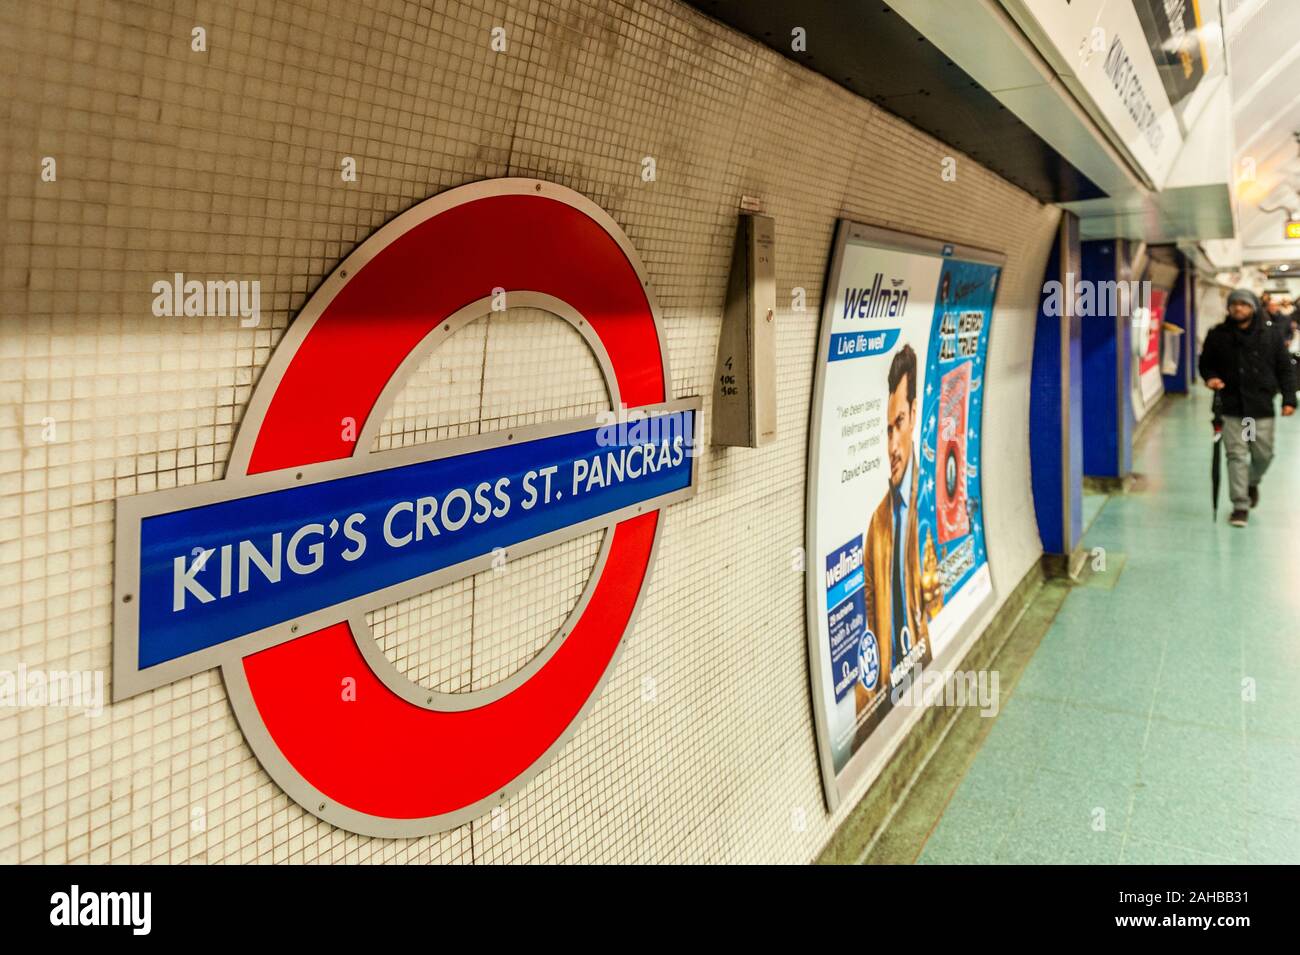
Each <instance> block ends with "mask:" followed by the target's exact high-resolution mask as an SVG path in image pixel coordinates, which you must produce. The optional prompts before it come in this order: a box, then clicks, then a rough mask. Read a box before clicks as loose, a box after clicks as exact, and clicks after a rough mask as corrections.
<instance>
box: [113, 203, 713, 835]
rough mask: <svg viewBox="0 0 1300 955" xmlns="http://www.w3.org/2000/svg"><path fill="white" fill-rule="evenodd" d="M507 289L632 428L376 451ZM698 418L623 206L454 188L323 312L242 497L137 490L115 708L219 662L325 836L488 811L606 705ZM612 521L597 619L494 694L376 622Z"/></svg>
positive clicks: (242, 431)
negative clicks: (443, 685)
mask: <svg viewBox="0 0 1300 955" xmlns="http://www.w3.org/2000/svg"><path fill="white" fill-rule="evenodd" d="M503 297H504V300H505V301H506V302H508V304H509V305H510V306H512V307H513V306H531V307H534V308H541V309H545V310H546V311H549V312H552V313H554V314H555V315H558V316H560V317H561V318H562V319H564V320H566V321H568V322H569V323H570V324H571V325H572V326H573V327H574V328H575V329H576V330H577V331H578V332H579V333H580V334H581V335H582V336H583V338H584V339H585V340H586V342H587V344H588V346H589V347H590V348H591V350H592V352H593V354H594V355H595V357H596V360H597V362H598V364H599V366H600V368H601V370H602V372H603V374H604V377H605V382H606V387H607V389H608V392H609V398H610V404H611V407H612V408H614V409H620V411H619V413H618V414H607V415H593V416H591V417H590V418H585V419H579V420H572V421H566V422H562V423H552V424H544V425H534V426H527V427H518V428H514V429H510V430H506V431H504V432H496V433H492V434H485V435H480V436H475V437H472V438H459V439H454V440H448V441H442V442H438V443H435V444H426V445H421V446H417V447H408V448H401V449H398V450H391V451H372V450H371V448H372V447H373V445H374V437H375V434H376V433H377V432H378V429H379V427H380V424H381V423H382V421H383V418H384V415H385V411H386V409H387V408H388V407H389V405H390V404H391V402H392V401H393V399H394V397H395V396H396V395H397V394H398V392H399V391H400V390H401V388H402V385H403V382H404V381H405V380H406V378H407V377H408V375H409V374H410V373H411V372H412V371H413V370H414V369H415V368H416V367H417V366H418V365H419V364H420V362H421V361H422V360H423V359H425V358H426V357H427V356H428V355H429V354H430V353H431V352H432V351H433V350H434V349H436V348H438V347H439V346H440V345H441V344H442V343H443V342H445V341H446V340H447V339H448V338H450V337H451V336H452V335H454V334H455V332H456V330H457V329H458V328H461V327H463V326H464V325H466V324H468V323H469V322H471V321H473V320H474V319H476V318H479V317H481V316H483V315H485V314H487V313H488V312H490V311H491V310H492V309H493V307H494V305H496V306H497V307H498V308H499V307H500V303H501V301H502V299H503ZM621 409H630V410H628V411H627V412H626V413H623V411H622V410H621ZM698 416H699V402H698V400H697V399H685V400H677V401H674V400H672V379H671V377H670V374H669V369H668V355H667V350H666V348H665V344H664V335H663V328H662V325H661V323H660V321H659V316H658V311H657V308H656V305H655V302H654V298H653V295H652V293H651V291H650V289H649V287H648V283H647V281H646V278H645V273H644V270H643V269H642V268H641V265H640V262H639V260H638V258H637V256H636V253H635V252H634V251H633V249H632V247H631V244H630V243H629V242H628V240H627V238H626V236H624V235H623V233H622V231H621V230H620V229H619V228H618V226H617V225H616V224H615V223H614V222H613V220H612V219H610V217H609V216H608V215H606V214H605V213H604V212H603V211H602V210H600V209H599V208H598V207H597V206H595V205H594V204H593V203H591V202H590V201H588V200H587V199H585V198H583V197H582V196H580V195H578V194H577V193H574V192H572V191H570V190H568V189H564V188H562V187H559V186H556V185H554V184H551V183H544V182H539V181H536V180H529V179H501V180H492V181H487V182H481V183H476V184H474V185H471V186H464V187H461V188H459V189H453V190H451V191H449V192H446V193H443V194H442V195H439V196H436V197H434V198H432V199H429V200H427V201H425V202H423V203H421V204H419V205H418V206H415V207H414V208H412V209H411V210H409V211H407V212H406V213H404V214H403V215H401V216H399V217H398V218H396V219H395V220H393V221H392V222H391V223H389V224H388V225H386V226H384V227H383V228H382V229H380V230H379V231H378V232H377V233H376V234H375V235H374V236H372V237H371V238H370V239H368V240H367V241H366V242H365V243H363V244H362V245H361V246H360V247H359V248H358V249H357V250H356V251H355V252H354V253H353V254H352V255H350V256H348V258H347V259H346V260H345V261H344V262H343V263H342V264H341V265H340V266H339V267H338V268H337V269H336V270H335V271H334V273H333V274H331V275H330V276H329V277H328V278H327V279H326V280H325V281H324V283H323V284H322V285H321V287H320V288H319V289H317V291H316V293H315V294H314V295H313V296H312V297H311V299H310V301H309V302H308V303H307V305H306V307H305V308H304V309H303V311H302V313H301V314H300V315H299V316H298V318H297V319H296V320H295V321H294V322H293V324H292V325H291V326H290V328H289V329H288V331H287V332H286V333H285V336H284V339H283V341H282V342H281V344H280V345H279V347H278V348H277V349H276V351H275V353H274V355H273V356H272V358H271V361H270V363H269V365H268V366H267V368H266V370H265V372H264V373H263V375H262V378H261V380H260V381H259V382H258V384H257V387H256V389H255V391H254V393H253V395H252V398H251V401H250V403H249V407H248V411H247V413H246V415H245V417H244V420H243V422H242V423H241V425H240V428H239V432H238V435H237V437H236V440H235V442H234V447H233V449H232V452H231V457H230V462H229V465H228V467H227V473H226V476H225V478H224V479H223V480H221V481H214V482H211V483H209V484H203V485H198V486H193V487H186V488H180V489H175V490H168V491H160V492H157V493H152V494H143V495H139V496H136V497H130V498H124V499H121V500H119V501H118V505H117V543H116V575H115V576H116V579H115V585H114V591H115V612H114V664H113V697H114V700H121V699H125V698H127V697H130V696H134V695H136V694H138V693H142V692H145V691H147V690H150V689H153V688H156V687H159V686H162V685H165V684H168V683H171V682H174V681H175V680H178V679H181V678H183V677H186V676H189V675H192V674H194V673H198V672H200V671H202V670H206V669H209V668H211V667H217V666H219V667H221V670H222V673H223V676H224V679H225V683H226V687H227V689H228V692H229V695H230V699H231V703H232V705H233V707H234V710H235V713H236V715H237V717H238V719H239V723H240V726H241V728H242V729H243V731H244V734H245V736H246V737H247V739H248V741H249V744H250V746H251V747H252V749H253V751H254V753H255V754H256V756H257V758H258V760H259V761H260V762H261V764H262V765H263V767H265V769H266V770H267V772H268V773H270V775H271V776H272V777H273V778H274V779H275V780H276V782H277V783H278V784H279V785H280V786H281V787H282V788H283V789H284V790H285V792H287V793H288V794H289V795H290V796H291V797H293V798H294V799H295V800H296V801H298V802H299V803H300V804H301V805H303V806H304V807H306V808H307V809H308V810H309V811H311V812H313V813H315V814H316V815H317V816H320V817H321V818H322V819H325V820H327V821H329V822H331V823H334V824H335V825H338V826H341V827H343V828H345V829H349V830H351V831H354V832H359V833H364V834H369V835H377V836H412V835H420V834H423V833H429V832H436V831H439V830H442V829H447V828H450V827H452V826H456V825H460V824H462V823H464V822H466V821H468V820H469V819H472V818H474V817H476V816H479V815H482V814H483V813H485V812H487V811H488V810H490V809H491V808H492V807H493V806H495V805H498V804H499V803H500V802H501V801H502V800H503V799H505V798H506V797H507V796H508V795H509V794H510V793H511V792H513V791H515V790H516V789H518V788H519V787H520V786H522V785H523V784H524V783H525V782H526V781H527V780H528V779H529V778H531V776H533V775H534V774H535V773H537V772H538V771H539V770H540V769H541V768H542V767H543V766H545V765H546V763H547V762H548V761H549V760H550V759H552V758H553V757H554V756H555V755H556V754H557V753H558V752H559V751H560V749H561V748H562V747H563V745H564V742H565V740H566V739H567V737H568V736H569V734H571V733H572V732H573V731H574V730H575V729H576V727H577V725H578V723H579V722H580V721H581V719H582V717H583V715H584V714H585V713H586V711H587V710H588V709H589V708H590V707H591V706H592V705H593V703H594V702H595V699H596V696H597V694H598V691H599V690H600V688H601V686H602V685H603V683H604V681H605V679H606V678H607V677H608V675H609V673H610V672H611V669H612V667H613V665H614V660H615V657H616V655H617V653H618V649H619V646H620V643H621V641H622V639H623V637H624V635H625V634H626V633H627V631H628V629H629V627H630V626H631V623H632V620H633V617H634V615H635V613H636V610H637V606H638V604H639V603H640V600H641V598H642V596H643V594H644V592H645V590H646V586H647V583H648V580H649V577H650V570H651V566H652V564H653V562H654V556H655V551H656V548H657V544H658V540H659V535H660V533H661V531H662V523H663V522H662V518H661V514H660V511H661V509H662V508H663V507H665V506H666V505H668V504H671V503H673V502H675V501H678V500H681V499H684V498H686V497H688V496H690V495H691V494H693V493H694V490H695V486H696V468H695V456H694V453H693V451H694V441H695V433H696V423H697V419H698ZM599 528H605V529H606V532H605V535H604V541H603V544H602V547H601V550H600V553H599V556H598V558H597V561H596V567H595V569H594V571H593V572H592V576H591V579H590V580H589V581H588V584H587V586H586V589H585V590H584V592H583V594H582V596H581V598H580V599H579V601H578V603H577V606H576V607H575V609H574V611H573V613H572V614H571V615H570V617H569V619H568V620H567V621H566V622H565V624H564V625H563V626H562V627H561V628H560V630H559V631H558V632H557V633H556V634H554V636H553V637H552V638H551V640H550V641H549V643H548V644H547V645H546V646H545V647H544V648H543V649H542V651H541V652H539V653H538V654H537V655H536V656H535V657H534V658H533V659H532V660H530V661H529V662H528V663H527V664H526V665H525V666H524V667H523V668H522V669H520V670H519V671H518V672H516V673H515V674H514V675H513V676H511V677H510V678H508V679H506V680H504V681H502V682H501V683H498V684H497V685H495V686H492V687H490V688H487V689H483V690H478V691H474V692H469V693H443V692H436V691H433V690H429V689H427V688H425V687H423V686H421V685H419V684H417V683H415V682H413V681H412V680H410V679H409V678H407V677H406V676H405V675H403V674H402V673H400V672H399V671H398V670H397V668H396V667H395V666H394V665H393V664H392V663H391V662H390V661H389V660H388V658H387V657H386V656H385V655H384V654H383V652H382V651H381V650H380V649H379V647H378V646H377V645H376V643H375V640H374V638H373V636H372V635H371V633H370V629H369V627H368V626H367V623H366V613H367V611H369V610H373V609H376V608H380V607H384V606H387V605H389V604H391V603H393V602H395V601H397V600H401V599H403V598H407V597H411V596H415V595H418V594H420V593H423V592H426V591H429V590H431V589H433V588H435V587H439V586H442V585H444V584H446V583H449V582H452V581H455V580H457V579H460V578H463V577H466V576H468V575H471V574H474V573H477V572H479V571H482V570H485V569H487V568H489V567H492V566H494V561H500V560H501V559H503V558H504V559H505V560H506V561H507V562H508V561H509V560H511V559H514V558H517V557H520V556H523V555H526V554H529V553H533V552H536V551H539V550H542V549H544V548H547V547H552V546H555V545H556V544H559V543H562V542H563V541H565V540H569V539H571V538H573V537H576V536H578V535H580V534H585V533H588V532H590V531H592V530H595V529H599ZM454 636H455V635H454V634H451V635H449V637H454Z"/></svg>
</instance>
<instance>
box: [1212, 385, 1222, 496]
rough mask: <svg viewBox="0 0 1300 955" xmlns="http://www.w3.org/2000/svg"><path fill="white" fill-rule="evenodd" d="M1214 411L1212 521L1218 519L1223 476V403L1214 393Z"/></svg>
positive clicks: (1216, 393)
mask: <svg viewBox="0 0 1300 955" xmlns="http://www.w3.org/2000/svg"><path fill="white" fill-rule="evenodd" d="M1211 409H1212V410H1213V411H1214V418H1213V423H1214V451H1213V457H1212V458H1211V459H1210V502H1211V505H1212V508H1213V510H1212V512H1211V513H1212V514H1213V515H1214V520H1215V521H1218V519H1219V483H1220V481H1221V478H1222V474H1223V413H1222V412H1223V402H1222V401H1221V400H1220V397H1219V392H1217V391H1216V392H1215V393H1214V403H1213V404H1212V405H1211Z"/></svg>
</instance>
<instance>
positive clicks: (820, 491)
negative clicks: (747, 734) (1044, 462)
mask: <svg viewBox="0 0 1300 955" xmlns="http://www.w3.org/2000/svg"><path fill="white" fill-rule="evenodd" d="M999 262H1000V260H998V258H997V257H996V256H993V255H991V254H989V253H982V252H978V251H975V250H962V249H957V248H955V247H953V246H951V245H944V244H942V243H939V242H934V241H930V240H925V239H919V238H916V237H913V236H907V235H902V234H899V233H891V232H885V231H883V230H879V229H873V228H870V227H866V226H861V225H858V224H856V223H850V222H841V223H840V227H839V231H838V233H837V237H836V243H835V250H834V253H833V258H832V265H831V271H830V276H829V281H828V285H827V294H826V297H825V301H824V305H823V315H822V328H821V335H820V345H819V352H818V364H817V386H816V391H815V394H814V399H813V400H814V408H813V415H812V426H811V431H810V439H809V492H808V552H807V561H808V566H807V570H808V574H807V578H808V632H809V649H810V654H811V657H812V660H811V663H812V667H811V669H812V673H813V683H814V686H813V700H814V706H815V709H816V711H817V713H816V715H817V722H818V731H819V735H820V740H819V746H820V748H821V751H822V753H821V755H822V768H823V775H824V777H825V779H826V783H827V792H828V796H829V798H830V801H831V803H832V805H834V803H835V802H836V801H837V799H838V792H839V790H841V789H843V788H844V787H845V786H847V785H851V784H852V783H853V782H854V781H856V780H857V779H859V778H860V777H861V776H862V775H863V774H864V773H868V772H870V771H871V769H872V757H873V755H874V756H881V755H882V754H884V753H885V752H886V750H887V749H888V747H889V746H890V744H891V743H892V742H893V741H894V740H895V739H896V738H897V737H898V736H900V735H901V734H902V733H903V732H905V730H906V726H905V725H904V724H905V714H901V713H899V714H895V715H894V717H893V718H892V719H891V713H894V711H895V710H896V709H898V707H897V706H896V704H897V703H898V701H899V699H900V698H901V697H902V695H903V691H904V690H906V688H907V685H908V680H909V677H911V676H913V675H914V671H916V670H917V668H918V667H921V668H930V667H932V666H935V665H936V664H937V663H940V662H943V660H944V659H946V656H948V655H950V654H948V655H946V654H945V650H949V649H954V650H955V649H956V647H955V645H956V643H957V641H958V639H959V637H960V636H961V635H962V634H961V632H962V628H963V625H964V624H966V623H967V622H968V621H971V620H972V618H973V616H974V615H975V613H976V612H977V611H978V610H979V609H980V608H981V607H982V605H983V604H984V602H985V601H986V599H988V598H990V597H991V596H992V583H991V579H990V575H989V567H988V554H987V550H986V547H985V539H984V523H983V516H982V513H981V508H980V501H981V495H980V447H981V441H980V432H981V422H982V415H981V408H982V404H983V396H984V383H985V375H986V365H985V356H986V355H987V353H988V340H989V325H990V319H991V316H992V313H993V303H994V300H995V298H996V295H997V287H998V279H999V276H1000V274H1001V269H1000V265H999Z"/></svg>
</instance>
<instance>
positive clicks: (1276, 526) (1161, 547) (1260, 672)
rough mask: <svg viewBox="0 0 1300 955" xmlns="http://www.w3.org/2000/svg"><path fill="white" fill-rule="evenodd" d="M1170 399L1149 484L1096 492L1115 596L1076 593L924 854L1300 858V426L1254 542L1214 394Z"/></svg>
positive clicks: (1097, 541) (1097, 537)
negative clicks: (1234, 496)
mask: <svg viewBox="0 0 1300 955" xmlns="http://www.w3.org/2000/svg"><path fill="white" fill-rule="evenodd" d="M1165 404H1166V405H1167V407H1166V409H1165V410H1164V411H1163V413H1162V414H1161V415H1160V417H1159V419H1158V420H1156V421H1154V422H1152V424H1151V426H1150V427H1149V428H1148V429H1147V431H1146V432H1145V434H1144V435H1143V436H1142V441H1141V444H1140V445H1139V446H1138V448H1137V449H1136V450H1135V460H1134V469H1135V470H1136V471H1138V472H1140V473H1142V474H1143V475H1144V476H1145V478H1146V480H1145V481H1144V482H1142V484H1141V485H1140V486H1141V488H1142V489H1141V490H1139V491H1136V492H1130V493H1128V494H1125V495H1119V496H1112V497H1110V498H1105V497H1101V498H1096V497H1094V496H1092V495H1089V496H1088V498H1085V507H1084V509H1085V526H1087V527H1088V530H1087V533H1086V535H1085V539H1084V544H1085V547H1086V548H1087V549H1089V550H1090V551H1091V550H1092V549H1093V548H1097V547H1100V548H1105V550H1106V552H1107V554H1111V553H1114V554H1121V555H1123V564H1122V567H1121V570H1120V573H1119V575H1118V577H1117V578H1116V579H1115V581H1114V585H1113V587H1112V588H1110V589H1107V588H1105V587H1092V586H1085V587H1075V588H1072V589H1071V590H1070V592H1069V594H1068V596H1066V597H1065V600H1064V603H1063V604H1062V605H1061V609H1060V611H1059V613H1058V614H1057V616H1056V618H1055V619H1054V620H1053V621H1052V623H1051V626H1050V627H1049V628H1048V630H1047V632H1046V634H1045V635H1044V636H1043V638H1042V642H1041V644H1040V645H1039V646H1038V649H1037V651H1036V652H1035V653H1034V655H1033V657H1032V659H1030V661H1029V663H1028V666H1027V667H1026V668H1025V670H1024V672H1023V674H1021V676H1020V679H1019V681H1018V682H1017V683H1016V684H1015V686H1014V688H1013V689H1012V691H1011V694H1010V696H1009V698H1006V699H1004V700H1003V705H1002V711H1001V714H1000V715H999V716H998V717H997V719H996V721H995V722H994V724H993V726H992V727H991V728H990V729H989V732H988V734H987V737H986V738H985V740H984V742H983V744H982V745H981V747H980V749H979V752H978V753H977V754H976V756H975V758H974V760H973V762H972V763H971V764H970V768H969V770H968V771H967V773H966V775H965V777H964V779H962V781H961V783H960V784H959V785H958V786H957V787H956V789H955V791H953V792H952V795H951V799H950V800H949V801H948V804H947V807H946V808H945V810H944V811H943V814H942V816H941V817H940V819H939V821H938V823H937V824H936V825H935V826H934V829H933V831H932V832H931V833H930V835H929V838H928V839H927V840H926V841H925V843H924V846H923V847H922V849H921V851H920V855H919V858H918V859H917V861H919V862H923V863H951V862H1096V863H1109V862H1127V863H1193V862H1195V863H1206V862H1269V863H1297V862H1300V420H1297V419H1281V418H1279V419H1278V423H1277V427H1278V438H1277V446H1278V448H1277V458H1276V459H1275V461H1274V464H1273V470H1271V471H1270V472H1269V474H1268V476H1267V477H1266V478H1265V479H1264V482H1263V485H1262V488H1261V490H1262V498H1263V499H1262V503H1261V504H1260V507H1259V508H1258V509H1257V510H1256V511H1254V512H1253V513H1252V515H1251V525H1250V526H1249V527H1248V528H1245V529H1244V530H1239V529H1235V528H1231V527H1229V526H1228V524H1227V520H1226V518H1227V511H1228V510H1229V509H1230V508H1229V505H1228V502H1227V499H1226V492H1227V488H1226V486H1225V488H1224V495H1225V497H1224V500H1223V501H1222V502H1221V505H1220V511H1219V520H1218V523H1217V524H1212V523H1211V521H1210V493H1209V455H1210V449H1209V434H1210V426H1209V401H1208V399H1207V398H1206V397H1205V396H1204V395H1197V396H1196V397H1195V398H1193V399H1190V400H1188V399H1179V398H1173V399H1169V400H1167V401H1166V402H1165ZM1225 485H1226V482H1225ZM1252 690H1253V699H1252V698H1251V697H1252ZM1004 693H1005V687H1004Z"/></svg>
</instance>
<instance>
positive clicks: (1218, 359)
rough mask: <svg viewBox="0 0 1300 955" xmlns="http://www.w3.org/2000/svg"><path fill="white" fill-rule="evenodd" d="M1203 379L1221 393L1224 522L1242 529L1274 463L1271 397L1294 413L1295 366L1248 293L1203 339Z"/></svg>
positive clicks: (1237, 297) (1235, 297)
mask: <svg viewBox="0 0 1300 955" xmlns="http://www.w3.org/2000/svg"><path fill="white" fill-rule="evenodd" d="M1200 371H1201V377H1202V378H1204V379H1205V383H1206V384H1207V385H1208V386H1209V387H1210V388H1212V389H1213V390H1215V391H1217V392H1218V393H1219V402H1220V404H1219V407H1220V410H1221V413H1222V415H1223V444H1224V447H1225V448H1226V450H1227V458H1228V494H1229V496H1230V497H1231V498H1232V516H1231V517H1230V518H1229V519H1228V522H1229V523H1230V524H1232V525H1233V526H1234V527H1245V526H1246V520H1247V517H1248V515H1249V509H1250V508H1252V507H1254V506H1255V505H1256V504H1258V503H1259V482H1260V479H1261V478H1262V477H1263V476H1264V472H1265V471H1266V470H1267V469H1268V465H1269V461H1271V460H1272V458H1273V415H1274V412H1275V405H1274V403H1273V399H1274V396H1276V395H1277V394H1278V393H1279V392H1280V393H1281V395H1282V414H1283V416H1289V415H1291V414H1294V413H1295V409H1296V378H1295V366H1294V365H1293V364H1292V362H1291V356H1290V354H1289V353H1288V352H1287V350H1286V346H1285V345H1284V344H1283V341H1282V338H1281V336H1280V335H1277V334H1275V333H1274V331H1273V329H1272V328H1270V327H1269V326H1267V325H1266V324H1265V319H1264V314H1263V310H1262V309H1261V308H1260V306H1259V301H1258V299H1256V298H1255V294H1254V293H1253V292H1251V291H1250V290H1249V289H1244V288H1239V289H1235V290H1234V291H1233V292H1232V294H1231V295H1229V296H1228V317H1227V318H1225V319H1224V320H1223V322H1222V323H1221V324H1219V325H1217V326H1215V327H1214V328H1212V329H1210V333H1209V334H1208V335H1206V336H1205V345H1204V347H1203V348H1202V350H1201V362H1200Z"/></svg>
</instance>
